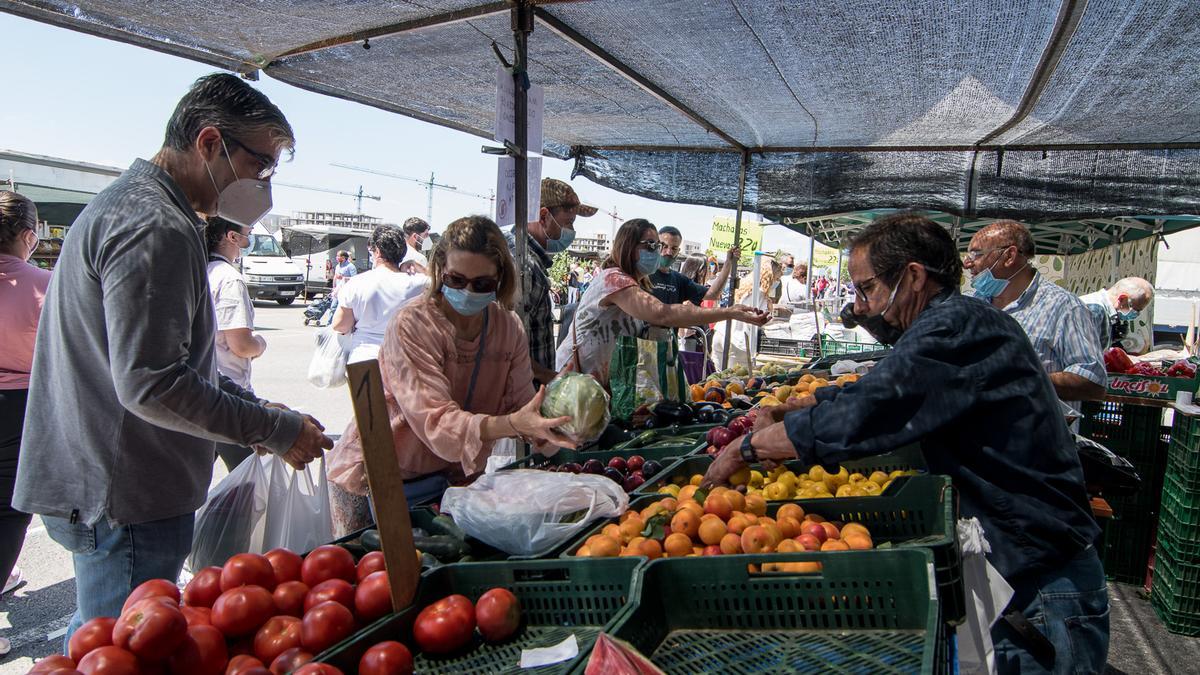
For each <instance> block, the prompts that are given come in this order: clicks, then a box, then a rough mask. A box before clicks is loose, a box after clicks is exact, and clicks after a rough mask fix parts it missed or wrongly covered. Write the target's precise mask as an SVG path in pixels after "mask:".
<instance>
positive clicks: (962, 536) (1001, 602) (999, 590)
mask: <svg viewBox="0 0 1200 675" xmlns="http://www.w3.org/2000/svg"><path fill="white" fill-rule="evenodd" d="M958 539H959V541H960V542H961V545H962V558H963V586H964V587H965V590H966V594H967V598H966V599H967V620H966V622H965V623H963V624H962V625H961V626H959V627H958V631H957V635H958V668H959V672H960V673H963V674H964V675H965V674H966V673H971V674H972V675H974V674H983V673H995V672H996V655H995V649H994V648H993V646H992V625H993V624H995V623H996V619H998V618H1000V615H1001V614H1003V613H1004V609H1005V608H1006V607H1007V606H1008V602H1009V601H1010V600H1012V596H1013V589H1012V586H1009V585H1008V582H1007V581H1005V580H1004V577H1002V576H1000V572H999V571H997V570H996V568H995V567H992V564H991V563H990V562H988V561H987V558H985V557H984V554H986V553H989V552H990V551H991V550H992V547H991V546H990V545H989V544H988V541H987V538H986V537H985V536H984V532H983V527H982V526H981V525H980V524H979V519H977V518H965V519H960V520H959V521H958Z"/></svg>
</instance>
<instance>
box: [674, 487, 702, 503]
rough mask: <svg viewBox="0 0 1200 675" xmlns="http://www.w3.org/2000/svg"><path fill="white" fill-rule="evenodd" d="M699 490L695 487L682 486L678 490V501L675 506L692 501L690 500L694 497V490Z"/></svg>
mask: <svg viewBox="0 0 1200 675" xmlns="http://www.w3.org/2000/svg"><path fill="white" fill-rule="evenodd" d="M699 489H700V488H698V487H696V486H695V485H684V486H683V487H681V488H679V499H678V502H677V504H682V503H683V502H686V501H692V498H693V497H695V496H696V490H699Z"/></svg>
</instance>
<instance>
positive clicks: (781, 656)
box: [612, 549, 942, 674]
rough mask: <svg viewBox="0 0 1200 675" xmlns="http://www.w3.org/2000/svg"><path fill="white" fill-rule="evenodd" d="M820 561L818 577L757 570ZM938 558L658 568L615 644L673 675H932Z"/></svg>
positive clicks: (646, 576)
mask: <svg viewBox="0 0 1200 675" xmlns="http://www.w3.org/2000/svg"><path fill="white" fill-rule="evenodd" d="M799 561H809V562H820V563H821V565H822V569H821V571H820V572H817V573H813V574H796V573H775V572H769V573H763V574H755V573H753V572H751V571H749V569H748V565H749V564H756V565H761V564H763V563H767V562H799ZM932 570H933V558H932V556H931V555H930V553H929V551H923V550H916V549H913V550H893V551H846V552H838V553H789V554H774V555H757V556H707V557H701V558H677V559H667V560H657V561H655V562H653V563H651V564H650V565H649V566H648V567H646V568H645V569H644V570H643V571H642V583H641V588H640V591H639V594H638V598H637V603H636V604H635V605H634V606H633V607H632V608H631V609H630V610H629V611H628V612H627V613H626V614H625V615H624V616H623V617H622V618H621V619H620V620H619V621H618V622H617V625H616V627H615V628H614V629H613V631H612V634H613V636H614V637H616V638H618V639H621V640H626V641H628V642H629V643H630V644H632V645H633V646H634V647H636V648H637V649H638V650H639V651H641V652H642V653H643V654H645V655H647V656H648V657H649V658H650V660H652V661H653V662H654V663H655V664H656V665H657V666H658V667H659V668H661V669H662V670H663V671H664V672H666V673H689V674H690V673H780V672H800V673H803V672H813V673H871V674H875V673H915V672H920V673H933V672H935V652H937V648H936V641H937V640H938V639H939V636H940V635H942V633H940V632H939V630H938V611H937V610H938V607H937V587H936V586H935V585H934V583H933V578H932Z"/></svg>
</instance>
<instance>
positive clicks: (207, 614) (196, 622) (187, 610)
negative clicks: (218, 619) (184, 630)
mask: <svg viewBox="0 0 1200 675" xmlns="http://www.w3.org/2000/svg"><path fill="white" fill-rule="evenodd" d="M179 611H181V612H183V618H185V619H187V623H188V628H191V627H192V626H211V625H212V610H211V609H209V608H207V607H190V606H188V605H184V606H183V607H180V608H179Z"/></svg>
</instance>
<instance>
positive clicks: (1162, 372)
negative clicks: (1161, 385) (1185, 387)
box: [1104, 347, 1196, 379]
mask: <svg viewBox="0 0 1200 675" xmlns="http://www.w3.org/2000/svg"><path fill="white" fill-rule="evenodd" d="M1104 368H1105V370H1107V371H1108V372H1109V373H1113V374H1124V375H1143V376H1146V377H1182V378H1188V379H1192V378H1195V377H1196V365H1195V364H1194V363H1192V362H1190V361H1188V360H1186V359H1181V360H1178V361H1173V362H1170V361H1162V362H1150V361H1138V362H1136V363H1135V362H1134V361H1133V359H1131V358H1130V357H1129V354H1127V353H1126V352H1125V350H1124V349H1121V348H1120V347H1111V348H1109V349H1106V350H1104Z"/></svg>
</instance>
